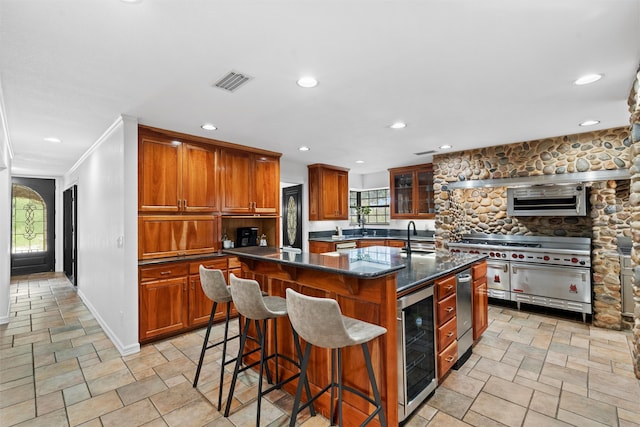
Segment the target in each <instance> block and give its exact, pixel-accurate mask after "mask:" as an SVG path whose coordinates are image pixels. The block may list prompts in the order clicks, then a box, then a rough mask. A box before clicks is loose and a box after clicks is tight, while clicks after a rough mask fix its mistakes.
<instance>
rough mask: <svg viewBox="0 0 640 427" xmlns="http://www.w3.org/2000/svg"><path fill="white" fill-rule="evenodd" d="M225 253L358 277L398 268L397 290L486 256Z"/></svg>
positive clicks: (375, 251) (373, 251)
mask: <svg viewBox="0 0 640 427" xmlns="http://www.w3.org/2000/svg"><path fill="white" fill-rule="evenodd" d="M223 252H224V253H225V254H228V255H235V256H237V257H240V258H249V259H255V260H259V261H272V262H276V263H279V264H284V265H291V266H295V267H303V268H309V269H313V270H319V271H326V272H327V273H336V274H343V275H345V276H354V277H359V278H365V279H366V278H376V277H381V276H385V275H387V274H391V273H396V272H397V278H396V283H397V288H396V291H397V292H398V294H400V293H405V292H407V291H409V290H411V289H412V288H413V287H416V286H419V285H421V284H423V283H425V282H428V281H432V280H435V279H437V278H439V277H442V276H445V275H448V274H450V273H452V272H454V271H457V270H460V269H462V268H464V267H466V266H469V265H471V264H473V263H475V262H478V261H481V260H482V259H484V258H486V256H484V255H474V254H462V253H456V254H443V255H440V254H436V253H413V254H411V255H407V254H406V253H405V252H403V251H402V250H400V249H398V248H392V247H388V246H370V247H367V248H359V249H351V250H349V251H344V252H329V253H326V254H313V253H307V252H303V253H293V252H285V251H282V250H280V249H277V248H273V247H268V248H264V247H255V246H254V247H249V248H234V249H225V250H224V251H223Z"/></svg>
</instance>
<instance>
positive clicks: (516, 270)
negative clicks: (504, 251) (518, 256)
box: [511, 265, 518, 273]
mask: <svg viewBox="0 0 640 427" xmlns="http://www.w3.org/2000/svg"><path fill="white" fill-rule="evenodd" d="M511 271H512V272H513V273H517V272H518V267H516V266H515V265H512V266H511Z"/></svg>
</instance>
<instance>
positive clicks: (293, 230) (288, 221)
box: [282, 185, 328, 252]
mask: <svg viewBox="0 0 640 427" xmlns="http://www.w3.org/2000/svg"><path fill="white" fill-rule="evenodd" d="M282 245H283V246H290V247H292V248H299V249H302V185H296V186H293V187H287V188H283V189H282ZM327 252H328V251H327Z"/></svg>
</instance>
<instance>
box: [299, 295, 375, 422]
mask: <svg viewBox="0 0 640 427" xmlns="http://www.w3.org/2000/svg"><path fill="white" fill-rule="evenodd" d="M286 301H287V311H288V312H289V320H290V321H291V325H292V326H293V329H295V330H296V331H297V332H298V334H299V335H300V336H301V337H302V338H303V339H304V340H305V341H306V342H307V345H306V347H305V350H304V356H303V358H302V368H301V371H302V372H301V374H300V382H299V383H298V389H297V391H296V397H295V400H294V403H293V410H292V413H291V421H290V422H289V426H290V427H294V426H295V422H296V417H297V416H298V413H299V412H300V411H301V410H303V409H304V408H305V407H306V406H307V405H310V404H312V402H313V401H314V400H315V399H317V398H318V397H320V396H321V395H322V394H323V393H324V392H325V391H327V390H328V389H329V388H330V389H331V402H332V404H331V409H330V411H331V412H330V422H331V423H332V425H333V398H334V394H333V393H334V389H335V388H336V387H337V388H338V425H339V426H342V392H343V390H345V391H349V392H351V393H354V394H356V395H358V396H360V397H361V398H363V399H365V400H367V401H368V402H369V403H371V404H373V405H375V406H376V409H375V411H373V413H372V414H370V415H369V417H368V418H367V419H366V420H365V421H364V422H363V423H362V425H365V424H368V423H369V422H370V421H371V420H373V418H375V416H376V415H378V417H379V419H380V425H382V426H384V427H386V425H387V420H386V417H385V415H384V409H383V407H382V399H381V398H380V392H379V391H378V386H377V384H376V378H375V376H374V374H373V367H372V365H371V355H370V353H369V348H368V347H367V343H368V342H369V341H371V340H372V339H374V338H376V337H379V336H380V335H384V334H386V333H387V330H386V329H385V328H383V327H382V326H378V325H374V324H372V323H368V322H364V321H362V320H358V319H353V318H351V317H347V316H343V315H342V312H341V311H340V306H339V305H338V302H337V301H336V300H334V299H331V298H315V297H311V296H307V295H302V294H300V293H298V292H296V291H294V290H293V289H290V288H289V289H287V299H286ZM358 344H360V345H361V346H362V351H363V353H364V359H365V362H366V365H367V371H368V373H369V381H370V382H371V388H372V390H373V396H374V399H371V398H370V397H369V396H367V395H366V394H364V393H362V392H361V391H360V390H356V389H354V388H352V387H349V386H346V385H343V384H342V349H343V348H344V347H348V346H353V345H358ZM312 345H315V346H318V347H324V348H329V349H331V382H330V383H329V385H327V386H325V387H324V388H323V389H322V390H320V392H318V394H316V395H315V396H313V397H312V398H311V399H308V401H307V403H305V404H304V405H302V406H300V395H301V391H302V388H301V384H302V383H303V382H304V381H306V380H307V367H308V366H309V356H310V355H311V346H312ZM336 352H337V353H338V383H337V384H336V383H335V353H336Z"/></svg>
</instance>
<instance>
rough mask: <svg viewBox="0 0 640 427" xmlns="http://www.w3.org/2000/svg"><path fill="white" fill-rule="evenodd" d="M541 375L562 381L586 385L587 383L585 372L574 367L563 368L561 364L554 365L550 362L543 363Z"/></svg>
mask: <svg viewBox="0 0 640 427" xmlns="http://www.w3.org/2000/svg"><path fill="white" fill-rule="evenodd" d="M541 375H544V376H547V377H550V378H554V379H557V380H561V381H564V382H570V383H572V384H576V385H581V386H586V385H587V373H586V372H581V371H577V370H575V369H570V368H563V367H562V366H558V365H554V364H551V363H545V364H544V366H543V367H542V372H541Z"/></svg>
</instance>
